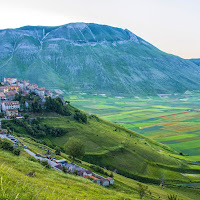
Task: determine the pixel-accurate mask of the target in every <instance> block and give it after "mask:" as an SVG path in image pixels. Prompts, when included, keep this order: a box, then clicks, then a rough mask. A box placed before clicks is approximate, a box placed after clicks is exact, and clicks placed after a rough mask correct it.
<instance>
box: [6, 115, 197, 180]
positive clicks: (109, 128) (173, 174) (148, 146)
mask: <svg viewBox="0 0 200 200" xmlns="http://www.w3.org/2000/svg"><path fill="white" fill-rule="evenodd" d="M4 123H5V122H4ZM41 123H42V124H45V125H47V126H48V127H54V128H61V129H62V130H63V131H64V135H63V136H57V137H54V136H50V135H47V136H46V137H42V138H38V140H40V141H43V140H44V141H46V143H47V144H48V145H50V146H52V147H55V146H60V147H61V148H62V147H63V146H64V144H65V143H66V142H67V141H68V139H69V138H70V137H72V136H75V137H77V138H80V139H81V140H82V141H83V142H84V144H85V147H86V155H85V156H84V158H83V159H84V160H85V161H88V162H90V163H94V164H97V165H100V166H102V167H106V168H107V169H110V170H115V169H116V170H117V171H118V172H119V173H120V174H122V175H125V176H126V177H130V178H133V179H136V180H140V181H142V182H146V183H156V184H159V183H160V180H161V177H162V176H164V180H165V183H168V184H174V183H175V184H178V183H187V182H190V181H192V179H188V177H187V176H185V175H184V173H192V174H195V173H199V170H200V169H199V168H198V166H197V167H196V168H195V166H193V165H188V164H187V163H186V162H183V161H182V160H180V159H177V158H176V157H179V154H178V153H177V152H175V151H173V150H171V149H169V148H168V147H167V146H165V145H162V144H159V143H156V142H154V141H153V140H150V139H148V138H145V137H143V136H141V135H139V134H137V133H135V132H133V131H130V130H128V129H125V128H123V127H121V126H119V125H116V124H113V123H111V122H107V121H104V120H101V119H99V118H96V117H95V116H90V117H89V119H88V122H87V124H85V123H80V122H77V121H76V120H74V119H73V118H72V117H65V118H54V119H52V118H47V119H43V120H42V121H41ZM42 124H41V125H42ZM41 125H40V126H41ZM3 126H9V127H10V129H11V130H14V131H15V133H16V134H18V135H19V136H22V137H25V136H28V133H27V132H26V129H24V128H23V127H21V126H19V125H18V124H15V123H14V122H13V121H8V122H6V124H4V125H3ZM180 158H181V159H184V156H180ZM194 181H195V182H198V181H199V178H195V180H194Z"/></svg>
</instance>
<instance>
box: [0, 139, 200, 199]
mask: <svg viewBox="0 0 200 200" xmlns="http://www.w3.org/2000/svg"><path fill="white" fill-rule="evenodd" d="M26 139H27V138H24V140H26ZM30 143H32V145H33V146H35V147H36V146H38V145H40V144H37V143H35V142H34V141H32V140H30V139H29V145H30ZM63 155H64V154H63ZM64 157H67V156H66V155H64ZM82 166H84V167H87V166H89V163H86V162H82ZM32 171H35V172H36V176H35V177H29V176H27V174H29V173H30V172H32ZM114 180H115V184H114V186H111V187H108V188H104V187H102V186H99V185H96V184H94V183H92V182H91V181H89V180H86V179H84V178H81V177H78V176H75V175H70V174H64V173H63V172H59V171H56V170H54V169H46V168H44V167H43V166H42V165H41V164H40V163H38V162H36V161H31V160H30V159H29V155H28V154H27V153H26V152H24V151H23V152H22V154H21V155H20V156H14V155H13V154H12V153H9V152H6V151H2V150H0V189H1V193H0V199H2V200H13V199H20V200H27V199H37V200H40V199H41V200H42V199H50V200H54V199H58V200H59V199H60V200H61V199H87V200H90V199H91V200H95V199H102V200H104V199H105V200H106V199H116V200H120V199H121V200H124V199H127V200H128V199H129V200H131V199H139V195H138V193H137V187H138V186H137V183H138V182H137V181H135V180H132V179H129V178H126V177H123V176H121V175H119V174H116V173H114ZM148 186H149V189H150V191H151V193H152V195H151V196H148V197H145V198H144V199H145V200H147V199H159V197H160V198H161V199H164V200H165V199H167V195H168V194H176V195H178V197H179V198H180V199H184V200H189V199H199V197H200V195H199V189H198V188H196V189H195V188H185V187H176V186H173V187H170V186H168V187H164V188H163V189H162V188H161V187H159V186H156V185H148Z"/></svg>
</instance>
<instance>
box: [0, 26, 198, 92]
mask: <svg viewBox="0 0 200 200" xmlns="http://www.w3.org/2000/svg"><path fill="white" fill-rule="evenodd" d="M0 72H1V73H0V74H1V76H2V77H3V76H11V77H12V76H13V77H18V78H22V79H29V80H30V81H32V82H36V83H38V84H39V85H42V86H46V87H48V88H54V89H55V88H61V89H65V90H67V91H68V92H76V91H78V92H82V91H84V92H91V93H96V92H97V93H108V94H112V95H113V94H123V95H128V94H129V95H130V94H131V95H138V94H140V95H153V94H157V93H173V92H185V91H186V90H196V89H199V87H200V69H199V67H198V66H197V65H195V64H194V63H192V62H190V61H188V60H184V59H181V58H179V57H177V56H173V55H169V54H166V53H164V52H162V51H160V50H159V49H157V48H155V47H154V46H153V45H151V44H149V43H148V42H146V41H144V40H143V39H141V38H140V37H138V36H136V35H135V34H133V33H132V32H130V31H129V30H123V29H119V28H114V27H110V26H106V25H97V24H86V23H74V24H67V25H63V26H58V27H41V26H38V27H32V26H27V27H22V28H18V29H6V30H1V31H0Z"/></svg>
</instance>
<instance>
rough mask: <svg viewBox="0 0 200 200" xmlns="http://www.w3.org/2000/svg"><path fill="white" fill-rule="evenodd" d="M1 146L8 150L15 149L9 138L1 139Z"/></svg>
mask: <svg viewBox="0 0 200 200" xmlns="http://www.w3.org/2000/svg"><path fill="white" fill-rule="evenodd" d="M0 148H2V149H4V150H7V151H13V150H14V147H13V144H12V143H11V142H9V141H8V140H0Z"/></svg>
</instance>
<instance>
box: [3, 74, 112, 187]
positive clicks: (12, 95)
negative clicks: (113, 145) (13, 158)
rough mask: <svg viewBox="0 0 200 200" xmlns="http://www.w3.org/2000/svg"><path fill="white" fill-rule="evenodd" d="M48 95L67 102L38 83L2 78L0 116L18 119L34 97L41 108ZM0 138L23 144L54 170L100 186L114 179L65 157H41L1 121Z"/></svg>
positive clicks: (16, 146)
mask: <svg viewBox="0 0 200 200" xmlns="http://www.w3.org/2000/svg"><path fill="white" fill-rule="evenodd" d="M32 96H34V100H33V99H32V98H30V97H32ZM20 97H26V98H24V99H26V100H24V102H23V103H22V102H20V101H18V100H16V99H21V98H20ZM48 97H50V98H52V99H55V98H59V100H60V101H61V102H62V103H63V104H68V102H67V101H65V100H64V97H63V96H62V95H59V94H53V93H52V92H51V91H49V90H47V89H46V88H44V87H42V88H39V87H38V85H37V84H35V83H30V82H29V81H22V80H18V79H17V78H4V81H3V82H1V85H0V105H1V107H0V118H3V117H5V118H6V119H11V120H12V119H15V118H16V119H19V120H20V119H23V117H22V116H21V113H22V112H24V111H26V110H29V111H30V110H32V109H34V101H35V98H36V99H37V107H39V108H41V109H43V108H44V107H45V102H46V101H47V99H48ZM19 111H22V112H19ZM24 113H25V112H24ZM1 120H2V119H1ZM1 120H0V122H1ZM0 138H4V139H7V140H10V141H11V142H13V143H14V145H13V146H14V147H15V148H18V147H19V146H23V147H24V150H25V151H26V152H27V153H28V154H29V155H31V156H32V157H34V158H36V159H38V160H40V161H47V162H48V164H49V165H50V166H51V167H52V168H54V169H56V170H59V171H64V172H68V173H72V174H76V175H78V176H81V177H84V178H87V179H90V180H91V181H92V182H94V183H96V184H99V185H102V186H109V185H113V184H114V179H112V178H110V177H107V178H105V177H103V176H101V175H99V174H96V173H94V172H92V171H90V170H87V169H85V168H83V167H80V166H78V165H76V164H73V163H68V162H67V161H66V160H65V159H62V160H57V159H56V158H51V155H48V156H46V157H43V156H42V155H40V154H38V153H36V154H35V153H34V152H32V151H31V150H30V149H29V148H28V147H27V146H26V145H23V144H21V142H20V141H19V140H18V139H17V138H15V137H14V136H12V135H10V134H8V132H7V130H6V129H1V123H0ZM41 148H42V147H41Z"/></svg>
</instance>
